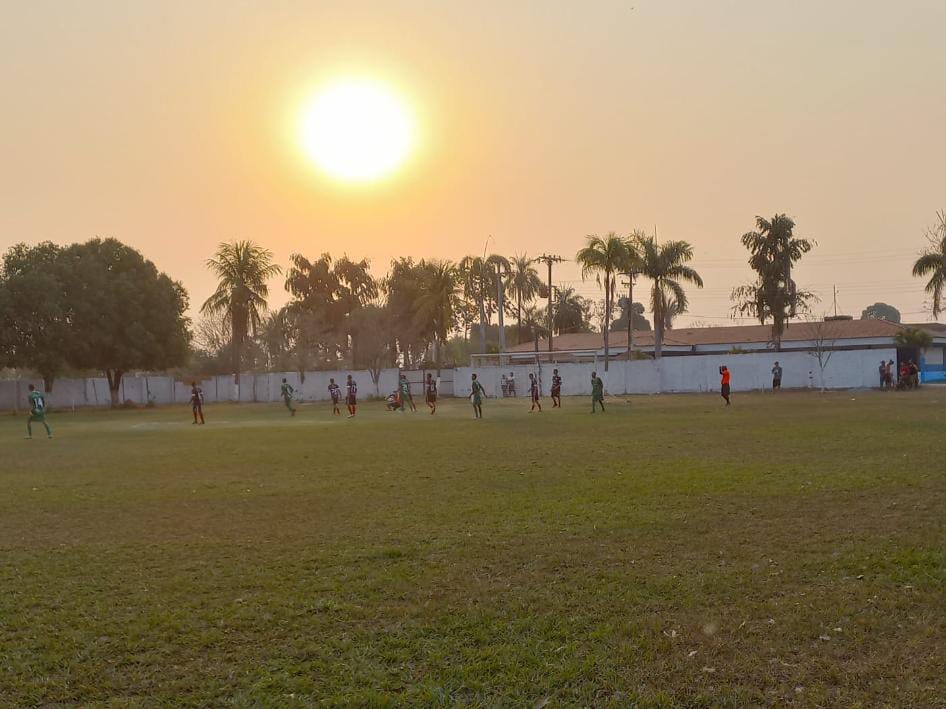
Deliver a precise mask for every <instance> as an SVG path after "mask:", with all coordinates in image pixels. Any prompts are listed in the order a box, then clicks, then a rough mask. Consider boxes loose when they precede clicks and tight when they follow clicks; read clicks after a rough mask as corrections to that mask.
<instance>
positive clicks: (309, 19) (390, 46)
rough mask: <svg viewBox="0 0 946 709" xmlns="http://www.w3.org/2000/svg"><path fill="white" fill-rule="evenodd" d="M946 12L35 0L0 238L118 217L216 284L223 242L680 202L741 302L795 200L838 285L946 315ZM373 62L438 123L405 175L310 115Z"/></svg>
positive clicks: (537, 220) (308, 241) (787, 0)
mask: <svg viewBox="0 0 946 709" xmlns="http://www.w3.org/2000/svg"><path fill="white" fill-rule="evenodd" d="M944 27H946V2H942V0H930V1H921V0H913V1H912V2H911V1H909V0H907V1H904V2H899V3H891V2H875V1H873V0H830V1H825V0H819V1H815V0H766V1H765V2H759V1H758V0H729V1H726V0H720V1H718V2H704V1H703V0H692V1H689V2H684V1H683V0H676V1H673V0H661V1H660V2H657V1H656V0H627V1H626V2H611V1H610V0H597V1H590V2H584V3H577V2H564V1H561V2H559V1H553V0H542V1H539V0H535V1H534V2H499V1H498V0H497V1H496V2H492V1H487V2H480V3H473V2H459V1H457V2H453V1H451V0H426V1H420V0H417V1H411V2H408V1H406V0H404V1H400V2H398V1H392V0H384V1H381V0H378V1H376V2H370V1H361V2H359V1H357V0H356V1H352V2H345V3H339V2H318V1H314V0H306V1H303V0H300V1H298V2H289V1H285V0H283V1H274V2H267V3H263V2H249V1H245V0H244V1H237V0H226V1H225V0H201V1H200V2H186V1H184V0H166V1H163V2H152V3H141V2H134V3H132V2H125V1H121V0H107V1H106V0H85V1H80V0H33V1H31V2H29V3H17V4H11V5H9V6H8V7H7V8H6V10H5V12H4V23H3V25H2V26H0V43H2V46H3V47H4V50H3V52H4V60H3V62H2V63H0V86H2V87H3V103H4V108H3V122H2V125H3V130H2V131H0V156H2V172H0V248H3V249H4V250H5V249H6V248H7V247H8V246H9V245H11V244H13V243H15V242H18V241H27V242H36V241H40V240H44V239H51V240H53V241H57V242H63V243H64V242H69V241H77V240H84V239H87V238H89V237H91V236H95V235H100V236H115V237H117V238H119V239H121V240H123V241H125V242H127V243H129V244H132V245H133V246H135V247H137V248H140V249H141V250H142V251H143V252H144V253H145V255H146V256H148V257H149V258H151V259H152V260H153V261H155V262H156V263H157V264H158V266H159V267H160V268H162V269H163V270H166V271H167V272H168V273H169V274H171V275H172V276H173V277H175V278H178V279H180V280H181V281H183V282H184V284H185V286H186V287H187V289H188V290H189V292H190V294H191V301H192V305H194V306H199V304H200V303H201V302H203V299H204V298H206V296H207V295H208V294H209V292H210V291H211V290H212V281H211V278H210V276H209V274H208V273H207V272H206V270H205V269H204V267H203V261H204V259H206V258H207V257H208V256H209V255H210V254H211V253H212V252H213V250H214V247H215V245H216V244H217V243H218V242H219V241H221V240H229V239H234V238H250V239H254V240H257V241H259V242H261V243H263V244H265V245H266V246H268V247H269V248H271V249H272V250H273V251H274V252H275V254H276V256H277V259H278V260H279V261H280V262H281V263H285V262H286V261H287V260H288V256H289V254H290V253H293V252H296V251H300V252H303V253H305V254H307V255H309V256H316V255H318V254H319V253H321V252H323V251H330V252H332V253H333V254H336V255H338V254H341V253H342V252H347V253H348V254H349V255H350V256H353V257H357V258H360V257H362V256H368V257H369V258H370V259H371V260H372V263H373V264H374V266H375V269H376V271H377V272H378V273H379V274H380V273H382V272H383V271H384V270H385V269H386V267H387V264H388V262H389V261H390V259H391V258H393V257H396V256H400V255H413V256H418V257H419V256H432V257H441V258H452V259H459V258H460V257H462V256H463V255H465V254H467V253H481V252H482V250H483V245H484V242H485V240H486V238H487V236H488V235H490V234H491V235H492V236H493V240H492V242H491V247H490V250H491V251H492V250H496V251H500V252H502V253H505V254H507V255H511V254H512V253H514V252H522V251H525V252H528V253H537V252H541V251H552V252H557V253H560V254H562V255H564V256H567V257H572V256H574V253H575V251H576V250H577V249H578V248H579V247H580V245H581V241H582V238H583V236H584V235H585V234H587V233H590V232H596V231H597V232H606V231H609V230H615V231H623V232H626V231H630V230H631V229H634V228H646V229H648V230H652V229H653V228H654V225H656V226H657V228H658V229H659V234H660V236H661V238H668V239H670V238H673V239H686V240H688V241H690V242H691V243H692V244H693V245H694V247H695V249H696V260H695V262H694V266H695V267H696V268H697V269H698V270H699V271H700V272H701V273H702V275H703V277H704V279H705V281H706V288H705V289H704V291H703V292H698V291H696V290H695V289H691V290H690V292H691V296H692V299H691V308H690V309H691V315H690V316H689V317H687V318H684V319H683V320H682V321H681V323H687V322H691V321H694V320H697V321H704V322H715V323H724V322H726V321H727V320H728V311H729V292H730V290H731V289H732V287H733V286H734V285H737V284H739V283H741V282H743V281H745V280H748V278H749V277H750V273H749V270H748V267H747V266H746V265H745V261H746V255H745V252H744V251H743V249H742V247H741V245H740V244H739V241H738V237H739V236H740V234H742V233H743V232H744V231H746V230H748V229H749V228H750V227H751V226H752V223H753V218H754V216H755V215H756V214H763V215H771V214H772V213H774V212H775V211H785V212H787V213H789V214H790V215H792V216H794V217H795V219H796V220H797V222H798V226H799V228H798V233H799V234H800V235H803V236H808V237H811V238H814V239H816V240H817V241H818V242H819V246H818V248H817V249H816V251H815V252H814V253H813V254H811V255H810V256H808V257H806V258H805V260H804V261H803V262H802V265H801V266H800V267H799V268H798V270H797V272H796V277H797V278H798V280H799V282H800V284H801V285H802V286H804V287H808V288H811V289H813V290H815V291H817V292H819V293H820V294H821V295H822V298H823V301H824V302H823V303H822V304H821V306H819V310H823V309H825V308H828V307H830V306H831V286H832V284H834V283H837V284H838V288H839V302H840V305H841V310H843V311H844V312H848V313H853V314H855V315H858V314H859V313H860V310H861V309H862V308H863V307H864V306H865V305H867V304H869V303H872V302H874V301H876V300H882V301H886V302H889V303H891V304H893V305H895V306H896V307H898V308H900V309H901V310H902V311H903V312H904V313H905V319H906V320H914V321H916V320H924V319H926V315H925V314H924V313H923V312H922V311H923V309H924V300H925V298H924V295H923V292H922V284H921V282H919V281H917V280H915V279H913V278H912V277H911V276H910V271H909V269H910V264H911V262H912V259H913V258H915V255H916V252H917V251H918V250H919V249H920V248H922V247H923V246H924V240H923V231H924V229H925V227H926V226H928V225H930V224H932V223H933V221H934V218H935V212H936V210H937V209H942V208H944V207H946V189H944V188H946V177H944V175H946V172H944V167H943V166H944V165H946V131H944V126H946V91H944V89H943V86H944V78H946V42H944V41H943V28H944ZM349 74H358V75H367V76H373V77H378V78H381V79H384V80H386V81H389V82H390V83H391V84H392V86H393V87H395V89H396V90H397V91H398V92H399V93H400V94H402V95H403V96H405V97H407V98H408V99H409V100H410V102H411V103H412V105H413V106H414V110H415V111H416V113H417V116H418V119H419V121H420V123H421V133H420V150H419V152H418V154H417V155H416V156H415V158H414V160H412V162H411V163H410V164H409V165H408V166H407V168H406V169H404V170H402V171H401V172H399V173H398V174H396V175H395V176H394V177H392V178H391V179H389V180H388V181H386V182H384V183H382V184H379V185H373V186H367V187H366V186H361V187H351V186H345V187H342V186H339V185H336V184H333V183H332V182H331V181H329V180H326V179H325V178H324V177H322V176H320V175H319V174H318V173H317V172H315V171H314V170H312V169H311V168H310V167H309V166H308V165H307V164H306V163H305V162H304V160H303V159H302V157H301V154H300V150H299V147H298V142H297V140H296V136H295V135H294V134H293V121H294V120H295V118H296V115H297V112H298V109H299V107H300V104H301V103H302V102H303V101H304V100H305V98H306V97H307V96H308V94H309V93H310V92H311V90H312V88H313V87H314V86H316V85H317V84H319V83H320V82H321V81H324V80H326V79H331V78H333V77H337V76H346V75H349ZM558 274H559V277H556V279H555V280H556V281H557V282H563V281H564V282H571V281H576V280H577V279H578V272H577V269H576V268H575V267H574V265H572V264H565V265H563V266H562V267H561V268H560V269H559V271H558ZM273 285H274V289H273V293H274V298H273V302H274V304H279V303H281V302H282V301H283V300H284V299H285V294H284V293H283V291H282V288H281V283H279V282H274V284H273ZM570 285H576V286H577V287H578V289H579V291H580V292H581V293H582V294H583V295H587V296H596V295H597V294H598V291H597V288H596V286H595V285H594V284H593V282H588V283H586V284H581V283H580V282H578V283H570Z"/></svg>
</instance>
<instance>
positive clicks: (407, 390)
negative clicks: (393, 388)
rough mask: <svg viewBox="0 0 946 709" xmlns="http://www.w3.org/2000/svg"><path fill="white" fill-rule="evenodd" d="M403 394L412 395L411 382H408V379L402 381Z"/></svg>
mask: <svg viewBox="0 0 946 709" xmlns="http://www.w3.org/2000/svg"><path fill="white" fill-rule="evenodd" d="M401 394H402V395H403V396H410V395H411V385H410V382H408V381H407V380H406V379H402V380H401Z"/></svg>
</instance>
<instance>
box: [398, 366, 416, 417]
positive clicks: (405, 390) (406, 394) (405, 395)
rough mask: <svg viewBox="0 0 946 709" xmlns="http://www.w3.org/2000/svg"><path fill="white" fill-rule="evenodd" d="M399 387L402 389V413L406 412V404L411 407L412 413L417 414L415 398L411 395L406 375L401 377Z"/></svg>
mask: <svg viewBox="0 0 946 709" xmlns="http://www.w3.org/2000/svg"><path fill="white" fill-rule="evenodd" d="M398 386H399V387H400V390H401V411H403V410H404V404H405V403H406V404H407V405H408V406H410V407H411V411H414V412H416V411H417V406H416V405H415V404H414V397H413V395H412V394H411V385H410V382H408V381H407V376H406V375H404V374H402V375H401V379H400V381H399V382H398Z"/></svg>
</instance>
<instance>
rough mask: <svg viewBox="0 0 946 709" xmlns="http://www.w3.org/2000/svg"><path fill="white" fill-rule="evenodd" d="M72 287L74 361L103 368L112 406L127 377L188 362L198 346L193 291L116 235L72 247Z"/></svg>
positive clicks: (68, 260)
mask: <svg viewBox="0 0 946 709" xmlns="http://www.w3.org/2000/svg"><path fill="white" fill-rule="evenodd" d="M61 260H62V263H63V273H64V274H65V275H64V288H65V296H66V301H67V302H68V303H69V315H68V318H69V323H70V326H71V328H72V329H73V331H74V332H75V334H76V337H74V338H72V348H71V352H70V355H69V362H70V364H72V365H74V366H76V367H79V368H87V369H99V370H102V371H103V372H104V373H105V376H106V378H107V379H108V387H109V391H110V393H111V401H112V406H116V405H117V404H118V403H119V390H120V387H121V382H122V377H123V376H124V374H125V373H126V372H130V371H133V370H164V369H168V368H170V367H176V366H179V365H182V364H184V363H185V361H186V359H187V355H188V347H189V344H190V335H189V333H188V331H187V319H186V318H185V317H184V312H185V311H186V310H187V293H186V291H185V290H184V288H183V286H182V285H181V284H180V283H178V282H177V281H173V280H171V279H170V278H169V277H168V276H166V275H165V274H163V273H160V272H158V269H157V268H155V265H154V264H153V263H151V261H148V260H146V259H145V258H144V257H143V256H142V255H141V254H140V253H139V252H138V251H136V250H135V249H133V248H131V247H130V246H126V245H124V244H122V243H121V242H120V241H117V240H115V239H92V240H91V241H88V242H86V243H84V244H74V245H72V246H69V247H68V248H66V249H64V250H63V252H62V255H61Z"/></svg>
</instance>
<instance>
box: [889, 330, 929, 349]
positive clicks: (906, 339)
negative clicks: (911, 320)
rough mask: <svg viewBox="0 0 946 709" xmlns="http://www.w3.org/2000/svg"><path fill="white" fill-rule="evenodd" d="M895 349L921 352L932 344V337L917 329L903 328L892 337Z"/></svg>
mask: <svg viewBox="0 0 946 709" xmlns="http://www.w3.org/2000/svg"><path fill="white" fill-rule="evenodd" d="M893 341H894V342H896V343H897V347H902V348H904V349H908V350H914V351H916V352H922V351H923V350H925V349H926V348H927V347H929V346H930V345H932V344H933V336H932V335H931V334H930V333H928V332H927V331H926V330H921V329H920V328H918V327H905V328H903V329H902V330H901V331H900V332H898V333H897V334H896V335H894V336H893Z"/></svg>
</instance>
